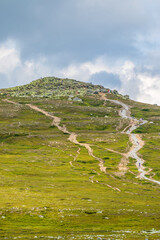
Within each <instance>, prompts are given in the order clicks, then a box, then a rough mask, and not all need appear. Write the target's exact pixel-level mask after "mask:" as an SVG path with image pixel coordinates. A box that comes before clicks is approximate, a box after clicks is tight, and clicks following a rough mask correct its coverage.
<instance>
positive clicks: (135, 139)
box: [101, 95, 160, 185]
mask: <svg viewBox="0 0 160 240" xmlns="http://www.w3.org/2000/svg"><path fill="white" fill-rule="evenodd" d="M101 96H102V98H103V100H108V101H110V102H113V103H116V104H119V105H121V106H122V110H120V111H119V115H120V117H122V118H127V119H129V120H130V125H129V126H128V127H127V128H126V129H124V130H123V132H124V133H126V134H128V135H129V138H130V141H131V142H132V144H133V145H132V147H131V148H130V150H129V152H128V153H127V154H126V156H124V157H123V158H122V161H121V163H120V164H121V165H122V166H123V168H124V169H123V168H122V170H123V171H125V170H126V169H127V163H128V160H127V159H128V158H129V157H132V158H134V159H136V161H137V162H136V166H137V169H138V171H139V175H138V176H137V177H139V178H140V179H145V180H147V181H150V182H153V183H157V184H159V185H160V181H157V180H154V179H153V178H151V177H150V178H149V177H146V174H148V173H149V172H150V171H151V169H150V170H149V171H148V172H147V171H145V167H144V166H143V163H144V162H145V161H144V160H143V159H142V158H140V157H139V156H138V154H137V153H138V151H139V150H140V149H141V148H142V147H143V146H144V142H143V141H142V139H141V137H140V135H138V134H133V133H132V131H133V130H135V129H137V128H138V127H139V126H141V125H143V124H145V123H147V121H146V120H138V119H135V118H133V117H131V112H130V108H129V106H128V105H126V104H125V103H122V102H120V101H118V100H111V99H107V98H106V97H105V95H101ZM127 129H128V130H127Z"/></svg>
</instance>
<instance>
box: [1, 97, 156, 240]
mask: <svg viewBox="0 0 160 240" xmlns="http://www.w3.org/2000/svg"><path fill="white" fill-rule="evenodd" d="M12 100H14V101H17V102H21V103H22V105H20V106H16V105H12V104H9V103H5V102H3V101H1V102H0V124H1V134H0V152H1V155H0V161H1V168H0V195H1V196H0V214H1V230H0V237H1V239H3V238H4V237H5V236H6V237H11V236H12V237H13V236H14V237H16V236H21V237H22V238H24V239H33V237H34V236H58V235H61V236H63V237H64V236H65V237H66V238H67V236H68V235H67V233H68V232H72V233H74V236H75V237H76V239H78V237H79V236H80V235H82V238H81V239H85V236H84V235H90V236H93V238H94V236H95V239H97V237H96V236H97V234H101V235H104V236H109V235H110V234H112V235H113V236H110V238H111V239H112V238H118V235H119V234H120V233H115V232H112V233H111V231H127V230H129V231H132V232H131V233H129V232H128V233H125V234H124V235H122V234H121V235H120V237H119V238H122V237H123V238H126V239H141V237H142V235H144V236H145V235H148V234H149V233H148V234H146V233H144V234H143V233H142V232H141V231H143V230H146V231H149V230H151V229H152V228H155V229H160V226H159V211H158V210H159V201H160V197H159V196H160V195H159V186H157V185H154V184H151V183H149V182H146V181H140V180H138V179H137V178H135V176H134V175H132V174H131V173H130V172H127V174H126V175H125V176H123V177H117V176H116V175H115V173H116V171H118V168H117V166H118V163H119V162H120V160H121V156H120V155H119V154H116V153H111V152H109V151H107V150H106V148H111V149H114V150H116V151H119V152H126V151H127V149H128V146H129V143H128V137H127V136H126V135H124V134H120V133H119V130H122V129H123V128H124V127H125V126H126V124H127V122H123V123H122V124H120V118H119V117H118V114H117V110H118V109H119V106H117V105H114V104H109V103H108V104H109V105H106V106H105V107H104V106H103V102H101V101H99V100H97V101H95V100H94V98H93V97H90V98H88V97H84V98H83V103H73V102H69V101H68V102H66V101H63V100H61V101H60V100H53V99H42V98H32V99H29V98H18V97H14V98H12ZM127 102H128V103H130V104H132V106H133V109H132V110H133V111H134V107H135V106H134V104H135V103H134V102H131V101H129V100H128V101H127ZM24 103H33V104H35V105H37V106H39V107H41V108H42V109H45V110H46V111H48V112H51V113H52V112H53V113H54V114H55V115H57V116H59V117H61V118H62V124H65V125H66V126H67V128H68V129H69V130H70V131H74V132H76V133H78V136H79V137H78V139H79V141H81V142H87V143H90V144H91V145H92V147H93V149H94V154H95V155H96V156H99V157H101V158H103V159H104V160H105V166H107V173H109V174H107V175H105V174H102V173H101V172H100V170H99V167H98V162H97V161H96V160H95V159H93V158H92V157H91V156H89V155H88V153H87V151H86V149H85V148H83V147H81V150H80V154H79V155H78V156H77V159H76V161H73V159H74V156H75V155H77V151H78V149H79V146H77V145H75V144H73V143H71V142H69V141H68V139H67V138H68V135H67V134H63V133H62V132H60V131H59V130H58V129H57V128H55V127H51V120H50V119H48V118H47V117H45V116H44V115H42V114H40V113H36V112H34V111H33V110H31V109H29V108H27V107H26V106H24V105H23V104H24ZM97 103H98V104H97ZM146 108H148V106H147V107H146V105H145V106H141V105H140V104H137V105H136V114H141V117H146V118H148V119H149V118H150V117H152V115H153V114H155V115H157V116H158V114H159V112H158V111H159V108H158V107H155V108H154V107H153V108H152V107H151V109H152V113H151V112H150V116H148V115H147V116H146V115H144V114H146V113H147V114H148V113H149V111H142V109H146ZM6 109H7V111H6ZM133 114H135V112H133ZM106 116H107V117H106ZM136 117H137V115H136ZM152 121H153V124H151V125H152V126H153V127H152V131H151V130H150V132H149V133H148V132H147V133H145V131H143V132H144V133H143V136H144V139H145V141H146V146H145V147H144V148H143V149H142V150H141V154H142V155H143V156H144V158H145V159H146V160H147V161H146V165H147V167H148V168H150V167H151V168H153V170H154V172H155V173H156V176H155V178H157V179H158V178H159V173H160V171H159V167H160V162H159V161H158V159H159V154H158V151H159V148H158V146H159V135H158V133H157V132H155V131H154V128H155V126H156V127H157V126H159V125H157V122H156V121H157V117H156V120H154V119H152ZM158 124H159V122H158ZM119 128H120V129H119ZM157 129H158V130H159V129H160V128H159V127H157ZM153 160H154V161H153ZM70 161H72V163H73V166H71V165H70V163H69V162H70ZM134 164H135V163H134V160H133V159H130V163H129V164H128V167H129V170H131V171H132V172H134V173H137V170H136V167H135V165H134ZM110 174H111V175H110ZM91 176H94V180H96V181H99V183H102V184H98V183H91V181H90V177H91ZM103 184H109V185H111V186H114V187H117V188H119V189H120V190H121V192H119V191H115V190H113V189H112V188H109V187H107V186H106V185H103ZM103 231H104V232H103ZM134 231H135V234H133V232H134ZM76 232H77V233H76ZM107 232H108V233H107ZM133 236H134V238H133ZM143 238H144V237H142V239H143ZM156 238H157V239H158V234H154V235H153V236H151V237H150V238H149V239H156Z"/></svg>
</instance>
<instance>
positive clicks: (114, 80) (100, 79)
mask: <svg viewBox="0 0 160 240" xmlns="http://www.w3.org/2000/svg"><path fill="white" fill-rule="evenodd" d="M89 82H92V83H93V84H100V85H103V86H105V87H109V88H111V89H113V88H118V89H119V88H120V87H121V80H120V78H119V76H118V75H117V74H113V73H107V72H105V71H101V72H99V73H95V74H92V75H91V77H90V79H89Z"/></svg>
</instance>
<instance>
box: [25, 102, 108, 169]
mask: <svg viewBox="0 0 160 240" xmlns="http://www.w3.org/2000/svg"><path fill="white" fill-rule="evenodd" d="M26 105H27V106H28V107H30V108H32V109H34V110H35V111H38V112H41V113H43V114H44V115H46V116H47V117H50V118H53V122H52V125H55V126H56V127H57V128H58V129H59V130H60V131H62V132H64V133H67V134H69V138H68V139H69V141H70V142H72V143H74V144H77V145H79V146H81V147H85V148H86V149H87V151H88V154H89V155H90V156H92V157H93V158H95V159H96V160H97V161H99V167H100V170H101V172H104V173H106V167H105V166H104V161H103V160H102V159H101V158H98V157H96V156H95V155H94V154H93V149H92V148H91V147H90V145H89V144H88V143H80V142H78V140H77V134H76V133H73V132H69V131H68V130H67V128H66V126H65V125H63V126H60V123H61V119H60V118H59V117H56V116H53V115H51V114H49V113H48V112H46V111H44V110H42V109H40V108H38V107H36V106H34V105H32V104H26Z"/></svg>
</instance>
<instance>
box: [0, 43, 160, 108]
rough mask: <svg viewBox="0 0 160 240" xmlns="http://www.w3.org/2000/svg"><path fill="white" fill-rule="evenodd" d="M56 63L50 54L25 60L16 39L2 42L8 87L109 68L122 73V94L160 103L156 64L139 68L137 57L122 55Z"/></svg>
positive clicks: (86, 76)
mask: <svg viewBox="0 0 160 240" xmlns="http://www.w3.org/2000/svg"><path fill="white" fill-rule="evenodd" d="M53 59H54V56H53ZM52 65H53V63H52V62H49V60H48V58H47V57H39V58H37V59H28V60H25V61H23V60H22V58H21V55H20V50H19V48H18V46H17V44H16V42H14V41H13V40H8V41H6V42H5V43H3V44H1V45H0V74H2V75H3V76H5V77H4V78H3V79H5V81H6V84H5V86H6V87H7V86H8V87H9V86H14V85H23V84H26V83H29V82H31V81H32V80H34V79H37V78H40V77H44V76H57V77H66V78H73V79H76V80H79V81H85V82H87V81H89V80H90V78H91V76H92V75H94V74H97V73H101V72H106V73H111V74H116V76H119V78H120V81H121V87H119V89H118V91H120V92H121V93H122V94H129V95H130V96H131V98H132V99H135V100H138V101H142V102H148V103H153V104H154V103H157V104H160V98H159V95H160V75H158V74H157V75H153V74H151V72H152V70H153V66H152V64H151V65H148V66H149V67H148V66H147V67H146V66H145V67H144V69H145V70H142V69H143V68H139V66H138V65H137V64H136V63H134V62H133V61H130V60H121V59H120V60H117V61H116V62H114V61H113V60H111V59H108V58H107V57H106V56H101V57H98V58H96V59H95V60H93V61H88V62H82V63H79V64H78V63H73V64H69V65H68V66H66V67H64V68H60V67H58V66H56V65H55V66H54V67H53V66H52ZM0 81H4V80H2V79H0ZM99 82H100V79H99ZM2 83H3V82H2ZM103 83H104V80H103ZM2 85H4V84H2Z"/></svg>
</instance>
